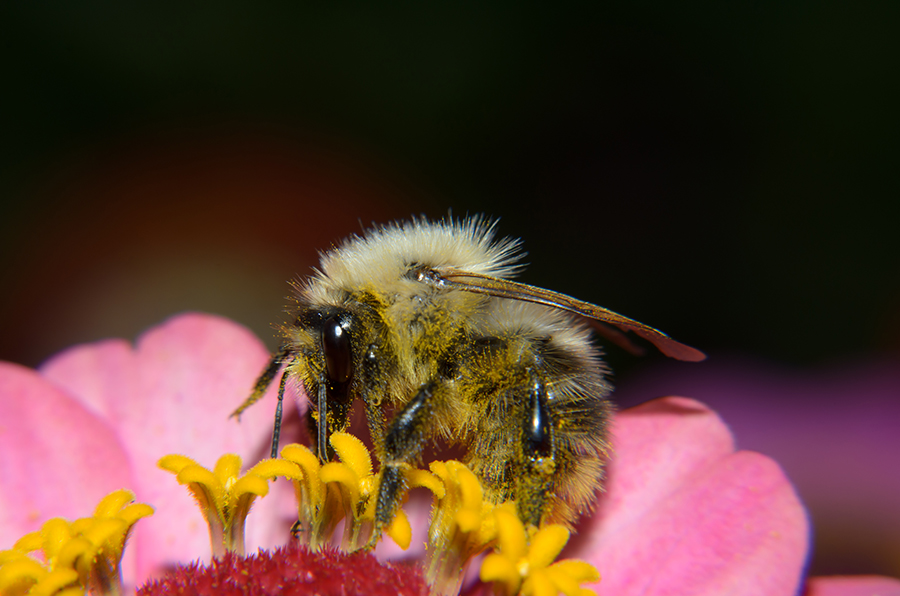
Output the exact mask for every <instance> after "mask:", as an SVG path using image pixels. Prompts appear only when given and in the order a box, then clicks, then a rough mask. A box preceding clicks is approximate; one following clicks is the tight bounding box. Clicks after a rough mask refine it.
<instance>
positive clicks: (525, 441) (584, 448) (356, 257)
mask: <svg viewBox="0 0 900 596" xmlns="http://www.w3.org/2000/svg"><path fill="white" fill-rule="evenodd" d="M494 227H495V226H494V224H493V223H491V222H490V221H487V220H485V219H482V218H480V217H474V218H467V219H464V220H459V221H454V220H451V219H447V220H443V221H437V222H432V221H428V220H426V219H412V220H411V221H407V222H401V223H394V224H391V225H387V226H383V227H376V228H373V229H370V230H368V231H367V232H365V233H364V234H363V235H362V236H352V237H350V238H348V239H347V240H345V241H344V242H343V243H342V244H341V245H339V246H338V247H336V248H333V249H332V250H330V251H328V252H326V253H324V254H322V255H321V262H320V268H319V269H318V270H316V271H315V273H314V275H312V276H311V277H310V278H309V279H307V280H305V281H300V282H294V283H293V286H294V289H295V291H296V293H295V301H296V304H295V305H293V307H292V310H291V311H290V312H291V314H292V321H293V322H292V323H289V324H286V325H284V326H282V327H281V336H282V341H283V343H282V345H281V347H280V349H279V350H278V351H277V352H276V353H275V354H274V356H273V357H272V359H271V361H270V362H269V364H268V366H267V367H266V369H265V370H264V371H263V373H262V374H261V375H260V377H259V379H258V380H257V382H256V384H255V386H254V389H253V392H252V394H251V395H250V397H249V398H248V399H247V400H246V401H245V402H244V403H243V404H242V405H241V406H240V407H239V408H238V409H237V410H236V411H235V412H234V414H233V415H239V414H240V413H241V412H242V411H243V410H244V409H245V408H247V407H248V406H250V405H251V404H253V403H254V402H256V401H257V400H259V399H260V398H261V397H262V395H263V393H264V392H265V391H266V389H267V388H268V386H269V385H270V384H271V383H272V381H273V380H274V379H275V377H276V376H277V375H278V373H279V372H280V371H283V372H282V374H281V379H280V385H279V388H278V409H277V412H276V421H275V431H274V438H273V444H272V457H273V458H274V457H276V455H277V453H276V452H277V447H278V436H279V429H280V418H281V404H282V399H283V396H284V391H285V384H286V382H287V381H288V380H289V379H293V380H296V381H299V383H300V384H301V385H302V387H303V388H304V390H305V392H306V395H307V396H308V399H309V402H310V407H309V408H308V409H307V414H306V415H307V417H308V418H307V421H308V424H309V427H310V434H311V435H312V441H313V443H314V444H315V449H316V452H317V454H318V456H319V458H320V460H321V461H323V462H325V461H328V460H329V459H331V456H332V453H331V451H330V446H329V443H328V437H329V435H330V433H333V432H335V431H342V430H345V429H346V428H347V426H348V420H349V413H350V408H351V403H352V402H353V401H354V400H356V399H359V400H361V402H362V404H363V405H364V407H365V415H366V420H367V423H368V427H369V431H370V434H371V437H372V442H373V449H374V452H375V455H376V457H377V459H378V461H379V463H380V471H379V474H378V490H377V493H376V494H377V501H376V508H375V533H374V536H376V537H377V536H378V535H380V533H381V532H380V531H381V530H383V529H384V528H386V527H387V526H388V525H389V524H390V522H391V520H392V519H393V517H394V515H395V514H396V511H397V509H398V507H399V506H400V503H401V501H402V499H403V496H404V494H405V491H406V485H405V480H404V470H405V469H408V468H409V466H410V465H412V464H416V463H417V462H418V461H419V460H420V459H421V457H422V452H423V448H424V447H425V446H426V444H427V443H428V442H429V441H430V440H431V439H438V438H439V439H442V440H444V441H447V442H449V443H451V444H452V443H455V444H460V445H462V446H464V447H465V448H466V454H465V456H464V461H465V463H466V464H467V465H468V466H469V467H470V469H471V470H472V471H473V472H474V473H475V474H477V475H478V477H479V478H480V479H481V481H482V484H483V485H484V487H485V491H486V496H487V497H488V498H490V499H491V500H492V501H494V502H498V503H499V502H503V501H505V500H508V499H513V500H515V502H516V507H517V512H518V515H519V517H520V518H521V520H522V521H523V522H524V523H526V524H531V525H535V526H539V525H541V524H543V523H546V522H550V521H553V522H559V523H564V524H571V523H572V522H573V521H574V520H575V519H576V518H577V517H578V516H579V515H580V514H581V513H583V512H584V511H585V510H586V509H588V508H589V507H590V505H591V503H592V501H593V497H594V494H595V493H596V492H597V490H598V488H599V486H600V483H601V480H602V477H603V468H604V464H605V462H606V456H607V452H608V450H609V444H608V438H607V427H608V424H609V418H610V413H611V405H610V402H609V401H608V397H609V394H610V392H611V386H610V383H609V381H608V379H607V375H608V373H609V371H608V369H607V367H606V365H605V364H604V362H603V359H602V358H601V352H600V349H599V348H598V347H597V346H596V345H594V343H593V341H592V337H591V335H592V329H593V330H596V331H599V332H600V333H601V334H603V335H605V336H607V337H609V338H610V339H612V340H613V341H615V342H617V343H619V344H622V345H625V346H626V347H627V346H630V345H633V344H630V342H629V340H628V338H627V337H626V336H625V335H624V332H625V331H628V332H633V333H635V334H637V335H638V336H640V337H642V338H644V339H647V340H649V341H650V342H652V343H653V344H654V345H655V346H657V348H659V349H660V350H661V351H662V352H663V353H665V354H666V355H668V356H671V357H674V358H678V359H681V360H689V361H697V360H702V359H703V358H705V356H704V354H703V353H702V352H700V351H698V350H696V349H694V348H691V347H689V346H686V345H684V344H681V343H678V342H676V341H675V340H673V339H672V338H670V337H669V336H667V335H665V334H664V333H662V332H661V331H657V330H656V329H653V328H652V327H648V326H647V325H644V324H642V323H639V322H637V321H634V320H632V319H629V318H626V317H624V316H622V315H619V314H617V313H615V312H612V311H610V310H607V309H605V308H602V307H600V306H596V305H594V304H590V303H588V302H583V301H581V300H577V299H575V298H572V297H570V296H566V295H564V294H560V293H558V292H553V291H550V290H546V289H543V288H539V287H535V286H530V285H526V284H523V283H520V282H517V281H513V280H512V279H511V278H512V277H513V276H514V275H515V274H517V273H518V272H519V270H520V269H521V265H520V264H519V261H520V259H521V257H522V256H523V254H524V253H522V252H521V250H520V242H519V241H518V240H514V239H510V238H504V239H499V240H497V239H495V238H494Z"/></svg>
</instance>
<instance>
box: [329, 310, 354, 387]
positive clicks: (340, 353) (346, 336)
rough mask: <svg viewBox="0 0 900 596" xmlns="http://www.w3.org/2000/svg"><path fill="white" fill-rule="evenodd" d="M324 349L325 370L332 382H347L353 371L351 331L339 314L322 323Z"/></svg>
mask: <svg viewBox="0 0 900 596" xmlns="http://www.w3.org/2000/svg"><path fill="white" fill-rule="evenodd" d="M322 349H323V350H324V351H325V370H326V372H327V374H328V380H329V381H331V382H332V383H335V384H339V383H346V382H347V381H349V380H350V375H351V374H352V373H353V357H352V355H351V353H350V333H349V332H348V331H347V330H346V329H345V328H344V327H343V326H342V325H341V321H340V319H339V318H338V317H337V316H331V317H328V318H327V319H326V320H325V323H324V324H323V325H322Z"/></svg>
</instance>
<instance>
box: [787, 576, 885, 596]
mask: <svg viewBox="0 0 900 596" xmlns="http://www.w3.org/2000/svg"><path fill="white" fill-rule="evenodd" d="M803 596H900V579H893V578H890V577H877V576H871V575H869V576H866V575H861V576H857V577H813V578H810V580H809V581H808V582H807V583H806V591H805V592H803Z"/></svg>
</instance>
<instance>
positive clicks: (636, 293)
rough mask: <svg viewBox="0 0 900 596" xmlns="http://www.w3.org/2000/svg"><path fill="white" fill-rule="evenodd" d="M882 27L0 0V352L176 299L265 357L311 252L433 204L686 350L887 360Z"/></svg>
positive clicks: (704, 11)
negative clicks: (237, 327) (210, 316)
mask: <svg viewBox="0 0 900 596" xmlns="http://www.w3.org/2000/svg"><path fill="white" fill-rule="evenodd" d="M898 25H900V4H896V3H887V2H884V3H829V2H825V3H803V4H801V3H780V4H779V3H766V4H758V3H754V4H752V5H751V3H712V2H710V3H705V4H691V5H683V4H681V3H668V2H650V3H627V4H621V5H616V6H600V5H595V4H588V3H584V4H583V5H582V4H574V3H565V4H557V5H554V6H553V7H552V8H550V7H546V6H538V5H536V4H527V5H514V4H513V3H508V4H506V3H504V4H501V3H494V2H489V3H439V4H435V3H430V4H427V5H425V4H414V3H389V4H388V5H386V6H381V7H375V6H373V5H369V4H355V5H354V4H341V5H327V6H321V5H320V6H313V5H309V4H299V3H297V4H294V3H282V4H262V3H255V4H250V3H231V2H218V3H215V5H207V6H202V7H201V6H187V7H186V6H180V5H175V4H174V3H173V4H171V5H166V4H162V3H152V4H127V5H126V4H115V3H93V2H81V3H77V4H76V3H71V4H65V5H64V4H62V3H59V4H36V3H28V4H26V3H7V4H4V5H3V6H2V7H0V38H2V40H3V46H2V47H3V51H2V53H0V60H2V73H3V85H2V88H3V91H2V95H0V97H2V100H0V101H2V110H0V119H2V128H0V130H2V133H0V201H2V207H0V208H2V211H0V250H2V263H0V275H2V277H0V280H2V281H0V284H2V285H0V290H2V292H0V329H2V337H0V358H3V359H7V360H13V361H17V362H22V363H25V364H28V365H36V364H38V363H39V362H40V361H41V360H43V359H44V358H46V357H47V356H49V355H51V354H52V353H54V352H55V351H57V350H59V349H62V348H63V347H65V346H68V345H71V344H72V343H75V342H81V341H89V340H95V339H99V338H102V337H109V336H116V337H134V336H136V335H137V334H138V333H139V332H140V331H141V330H142V329H144V328H146V327H147V326H149V325H152V324H154V323H156V322H158V321H160V320H161V319H163V318H164V317H166V316H168V315H170V314H173V313H175V312H178V311H181V310H187V309H196V310H204V311H210V312H217V313H220V314H223V315H226V316H229V317H232V318H234V319H236V320H238V321H240V322H242V323H244V324H247V325H249V326H250V327H252V328H253V329H254V330H255V331H256V332H257V333H258V334H259V335H260V336H261V337H263V338H265V339H266V340H267V341H270V345H274V341H272V331H271V328H270V323H271V322H273V321H277V320H279V319H280V314H279V313H280V311H281V309H282V307H283V305H284V303H285V300H284V296H285V294H287V292H288V290H287V287H286V285H285V283H284V282H285V280H287V279H290V278H293V277H296V276H302V275H306V274H307V273H308V272H309V268H310V267H311V266H313V265H314V264H315V262H316V251H317V250H319V249H327V248H328V247H329V246H330V245H331V244H332V243H333V242H335V241H338V240H339V239H340V238H342V237H344V236H346V235H347V234H349V233H352V232H358V231H359V230H360V225H361V224H360V222H361V223H362V224H365V225H368V224H369V223H371V222H372V221H376V222H383V221H387V220H390V219H395V218H399V217H405V216H408V215H410V214H420V213H424V214H426V215H429V216H442V215H445V214H446V213H447V212H448V209H452V212H453V214H454V215H464V214H467V213H469V214H473V213H485V214H487V215H490V216H493V217H499V218H500V223H499V232H500V233H501V234H503V235H511V236H519V237H522V238H523V239H524V241H525V247H526V249H527V250H528V251H529V256H528V259H527V261H528V262H529V263H530V264H531V265H530V267H529V269H528V270H527V271H526V273H525V274H524V275H523V276H522V279H524V280H525V281H527V282H530V283H534V284H538V285H542V286H546V287H550V288H553V289H556V290H560V291H564V292H566V293H569V294H573V295H575V296H578V297H580V298H583V299H586V300H590V301H593V302H597V303H599V304H602V305H604V306H607V307H609V308H612V309H614V310H617V311H619V312H622V313H623V314H626V315H628V316H631V317H634V318H637V319H639V320H641V321H644V322H646V323H648V324H651V325H653V326H656V327H659V328H661V329H663V330H664V331H666V332H668V333H670V334H671V335H673V336H674V337H676V338H677V339H680V340H682V341H684V342H686V343H690V344H691V345H695V346H698V347H700V348H702V349H704V350H706V351H707V352H709V353H711V354H717V353H740V354H751V355H754V356H757V357H760V358H764V359H768V360H772V361H776V362H780V363H784V364H786V365H790V366H796V367H809V366H828V365H830V363H833V362H837V361H840V360H842V359H848V358H860V357H865V356H866V355H869V354H873V353H877V352H896V351H897V350H898V349H900V340H898V337H900V234H898V224H900V206H898V205H900V201H898V196H900V193H898V191H900V177H898V175H897V173H896V168H897V161H898V141H897V139H898V137H900V115H898V108H897V106H898V105H900V101H898V100H900V94H898V90H900V83H898V80H900V78H898V76H897V73H898V66H900V64H898V62H900V36H898V35H897V30H898ZM651 358H652V356H651ZM610 359H611V360H612V363H613V365H614V366H615V368H616V370H617V372H618V374H619V375H620V376H622V377H625V376H627V374H628V371H629V370H630V369H631V368H632V367H633V366H635V364H634V359H633V358H631V357H630V356H628V355H623V354H620V353H619V352H618V351H613V352H612V353H611V354H610ZM839 571H854V569H848V570H840V569H839ZM875 571H877V569H875Z"/></svg>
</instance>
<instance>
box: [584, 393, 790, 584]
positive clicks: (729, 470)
mask: <svg viewBox="0 0 900 596" xmlns="http://www.w3.org/2000/svg"><path fill="white" fill-rule="evenodd" d="M613 437H614V438H613V445H614V453H613V454H612V463H611V465H610V470H609V478H608V481H607V484H606V487H607V493H606V494H605V495H603V496H602V497H601V498H600V500H599V503H598V507H597V511H596V512H595V514H594V515H593V516H592V517H591V519H589V520H587V521H586V523H585V524H584V525H582V527H581V528H580V529H579V534H578V536H577V537H576V539H575V543H574V545H573V548H572V549H571V553H567V555H569V556H577V557H581V558H587V559H588V560H589V561H591V562H592V563H593V564H595V565H596V566H597V568H598V569H599V571H600V574H601V576H602V578H603V579H602V581H601V584H600V586H601V587H602V590H603V591H604V592H607V593H614V594H643V595H650V594H653V595H657V594H658V595H663V594H710V595H718V594H726V593H727V594H767V595H779V594H784V595H788V594H794V593H795V592H796V590H797V586H798V585H799V583H800V579H801V575H802V570H803V564H804V561H805V557H806V550H807V546H808V525H807V521H806V516H805V513H804V510H803V507H802V506H801V504H800V502H799V500H798V499H797V496H796V494H795V492H794V490H793V488H792V487H791V485H790V483H789V482H788V480H787V479H786V478H785V476H784V474H783V473H782V472H781V469H780V468H779V467H778V466H777V464H775V463H774V462H773V461H772V460H770V459H768V458H766V457H765V456H762V455H760V454H757V453H751V452H746V451H744V452H738V453H734V451H733V449H734V448H733V439H732V437H731V435H730V433H729V432H728V430H727V428H726V427H725V426H724V424H723V423H722V421H721V420H720V419H719V418H718V416H716V415H715V414H714V413H713V412H712V411H710V410H709V409H708V408H706V407H705V406H703V405H702V404H700V403H698V402H695V401H693V400H689V399H685V398H672V397H670V398H663V399H660V400H655V401H653V402H649V403H647V404H644V405H642V406H639V407H637V408H633V409H631V410H627V411H625V412H622V413H621V414H619V415H618V416H617V417H616V420H615V423H614V426H613Z"/></svg>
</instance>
